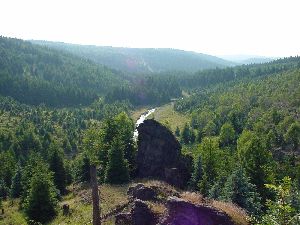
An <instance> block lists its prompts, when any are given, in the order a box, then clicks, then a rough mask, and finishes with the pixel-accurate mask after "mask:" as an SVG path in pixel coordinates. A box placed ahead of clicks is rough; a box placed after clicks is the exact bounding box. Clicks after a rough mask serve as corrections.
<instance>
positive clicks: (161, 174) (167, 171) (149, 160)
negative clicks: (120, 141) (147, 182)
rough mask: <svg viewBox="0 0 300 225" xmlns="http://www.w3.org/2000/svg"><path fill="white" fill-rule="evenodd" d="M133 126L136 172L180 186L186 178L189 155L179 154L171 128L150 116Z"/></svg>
mask: <svg viewBox="0 0 300 225" xmlns="http://www.w3.org/2000/svg"><path fill="white" fill-rule="evenodd" d="M137 130H138V133H139V135H138V152H137V176H138V177H140V178H153V179H159V180H163V181H166V182H167V183H170V184H172V185H174V186H177V187H184V186H185V185H186V183H187V182H188V180H189V178H190V170H191V168H190V167H191V164H192V163H191V158H187V157H184V156H183V155H182V154H181V146H180V143H179V142H178V141H177V139H176V138H175V137H174V135H173V134H172V132H171V131H170V130H169V129H167V128H166V127H164V126H163V125H161V124H160V123H159V122H157V121H155V120H153V119H150V120H145V121H144V123H142V124H140V125H139V127H138V128H137Z"/></svg>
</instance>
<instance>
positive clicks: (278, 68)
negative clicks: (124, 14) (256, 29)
mask: <svg viewBox="0 0 300 225" xmlns="http://www.w3.org/2000/svg"><path fill="white" fill-rule="evenodd" d="M299 84H300V58H299V57H290V58H284V59H279V60H275V61H272V62H269V63H265V64H253V65H243V66H237V67H229V68H218V69H210V70H201V71H198V72H196V73H189V72H165V73H158V74H151V75H147V74H138V75H136V74H130V73H128V72H124V71H122V72H121V71H118V72H117V71H114V70H111V69H109V68H106V67H103V66H100V65H98V64H96V63H94V62H92V61H89V60H86V59H82V58H79V57H78V56H74V55H71V54H70V53H66V52H64V51H61V50H53V49H50V48H48V47H42V46H37V45H34V44H31V43H29V42H26V41H22V40H18V39H10V38H5V37H1V38H0V161H1V164H0V206H1V204H2V203H3V202H4V203H5V204H7V202H8V201H9V199H10V200H16V202H17V204H18V206H19V209H17V210H16V211H17V212H22V213H23V214H22V218H21V219H20V218H19V217H17V218H15V219H12V218H11V221H14V223H16V224H20V223H22V222H20V221H23V220H22V219H24V221H27V223H28V224H30V223H32V221H35V222H41V223H49V222H51V221H52V220H53V219H55V218H57V217H59V218H61V217H62V215H61V213H59V211H60V209H59V207H58V206H59V202H61V201H62V199H63V198H64V196H66V195H67V196H68V193H69V192H70V189H71V188H70V185H75V184H79V183H80V184H81V183H82V184H89V182H90V181H91V176H90V168H91V167H95V168H97V179H98V182H99V183H100V184H112V185H115V184H117V185H119V184H124V183H128V182H130V181H134V179H135V177H136V174H135V172H136V161H135V160H136V152H137V147H136V143H135V142H134V140H133V132H134V122H135V121H133V120H132V119H131V118H130V113H131V112H132V111H133V110H136V109H137V108H138V107H140V106H145V105H151V106H155V107H156V106H160V105H161V104H164V103H168V102H170V101H171V99H172V98H175V99H174V100H173V105H174V108H173V110H174V111H176V113H178V114H179V115H181V116H182V117H185V118H188V121H189V123H186V124H185V126H184V127H183V129H180V128H177V129H176V131H175V130H174V135H175V136H176V137H177V139H178V140H179V141H180V143H181V145H182V153H184V154H185V155H186V156H190V158H191V159H192V163H191V164H190V165H189V166H190V167H191V168H192V170H193V171H192V175H191V179H190V181H189V183H188V185H187V186H186V187H185V189H186V190H189V191H198V192H200V193H201V195H203V196H204V197H205V198H207V199H210V200H212V199H215V200H218V201H225V202H232V203H234V204H236V205H238V206H239V207H241V208H243V209H244V210H245V211H246V212H247V213H248V215H249V218H250V217H251V218H250V219H251V223H252V224H264V225H270V224H275V223H274V221H276V223H278V224H282V225H283V224H284V225H286V224H292V225H296V224H299V210H300V195H299V189H300V160H299V158H300V154H299V147H300V121H299V116H300V86H299ZM182 93H183V94H182ZM171 116H172V115H170V117H171ZM165 125H166V127H168V124H165ZM72 187H74V186H72ZM100 191H101V190H100ZM72 194H73V193H72ZM40 206H43V207H40ZM5 210H6V209H5ZM1 219H2V218H1V217H0V222H1ZM89 221H90V220H89Z"/></svg>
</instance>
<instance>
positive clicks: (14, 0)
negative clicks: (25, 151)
mask: <svg viewBox="0 0 300 225" xmlns="http://www.w3.org/2000/svg"><path fill="white" fill-rule="evenodd" d="M0 35H2V36H7V37H16V38H21V39H26V40H27V39H28V40H29V39H35V40H48V41H61V42H67V43H74V44H88V45H99V46H116V47H117V46H118V47H136V48H176V49H183V50H189V51H196V52H200V53H206V54H211V55H237V54H247V55H262V56H274V57H282V56H290V55H300V1H299V0H182V1H178V0H105V1H103V0H82V1H79V0H78V1H76V0H26V1H25V0H0Z"/></svg>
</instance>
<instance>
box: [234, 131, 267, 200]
mask: <svg viewBox="0 0 300 225" xmlns="http://www.w3.org/2000/svg"><path fill="white" fill-rule="evenodd" d="M237 150H238V157H239V160H240V162H241V165H242V167H243V168H244V169H245V173H246V175H247V176H248V177H249V178H250V181H251V183H253V184H255V185H256V188H257V191H258V192H259V194H260V196H261V197H262V201H263V202H265V201H266V199H267V198H268V197H269V195H270V192H269V191H268V190H267V189H266V187H265V184H266V183H270V182H272V181H271V179H272V169H271V168H272V156H271V154H270V152H268V151H267V150H266V147H265V146H264V142H263V141H262V140H261V139H260V138H258V136H257V135H256V134H255V133H253V132H251V131H243V133H242V134H241V136H240V137H239V139H238V143H237Z"/></svg>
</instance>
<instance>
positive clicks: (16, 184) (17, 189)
mask: <svg viewBox="0 0 300 225" xmlns="http://www.w3.org/2000/svg"><path fill="white" fill-rule="evenodd" d="M21 171H22V168H21V167H20V166H18V167H17V171H16V173H15V175H14V176H13V178H12V184H11V197H13V198H18V197H20V195H21V192H22V185H21V176H22V173H21Z"/></svg>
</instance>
